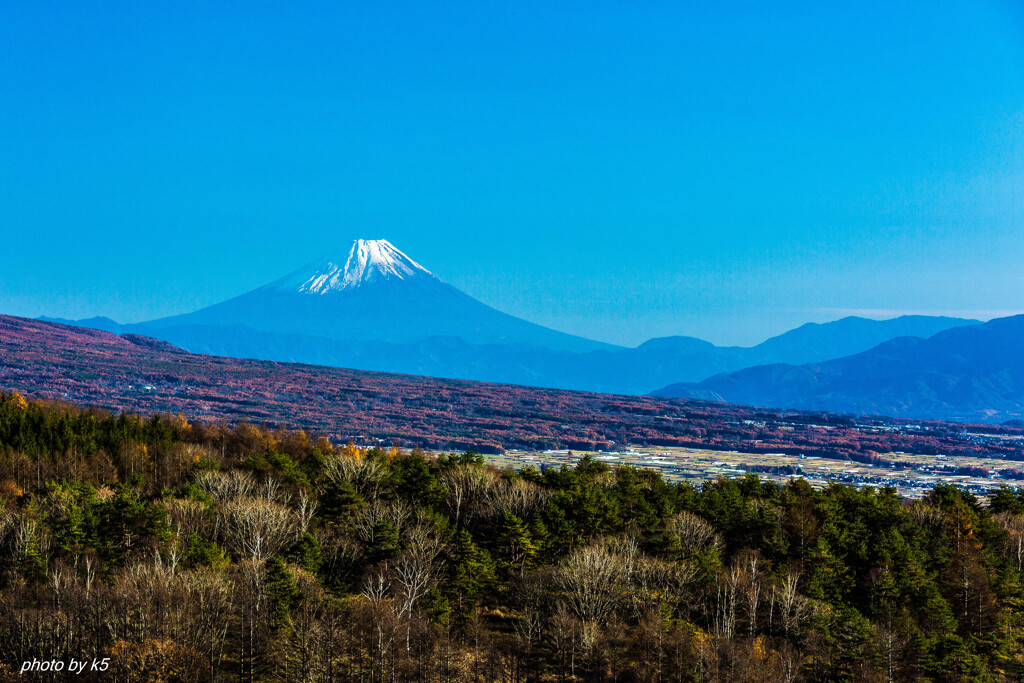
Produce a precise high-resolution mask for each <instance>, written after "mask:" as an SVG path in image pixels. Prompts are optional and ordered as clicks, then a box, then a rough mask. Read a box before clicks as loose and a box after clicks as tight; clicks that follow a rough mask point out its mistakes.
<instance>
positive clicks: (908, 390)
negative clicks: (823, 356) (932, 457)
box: [652, 315, 1024, 422]
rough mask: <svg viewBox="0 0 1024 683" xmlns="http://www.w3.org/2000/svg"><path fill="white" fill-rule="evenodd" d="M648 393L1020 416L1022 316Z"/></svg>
mask: <svg viewBox="0 0 1024 683" xmlns="http://www.w3.org/2000/svg"><path fill="white" fill-rule="evenodd" d="M652 395H655V396H660V397H685V398H701V399H706V400H716V401H725V402H728V403H743V404H749V405H760V406H766V407H780V406H785V407H787V408H799V409H807V410H828V411H836V412H850V413H861V414H881V415H893V416H902V417H922V418H936V419H948V420H958V421H974V422H1004V421H1007V420H1012V419H1020V418H1021V416H1022V415H1024V315H1017V316H1010V317H1007V318H997V319H995V320H991V321H989V322H987V323H984V324H981V325H973V326H968V327H959V328H955V329H948V330H945V331H943V332H939V333H937V334H935V335H934V336H932V337H930V338H928V339H921V338H917V337H899V338H896V339H892V340H890V341H887V342H885V343H883V344H880V345H878V346H876V347H874V348H872V349H870V350H867V351H864V352H861V353H858V354H853V355H850V356H846V357H843V358H837V359H833V360H829V361H825V362H821V363H809V364H803V365H790V364H774V365H762V366H757V367H750V368H746V369H743V370H739V371H736V372H732V373H727V374H721V375H717V376H715V377H711V378H709V379H706V380H704V381H701V382H697V383H678V384H673V385H669V386H666V387H664V388H662V389H659V390H658V391H655V392H653V394H652Z"/></svg>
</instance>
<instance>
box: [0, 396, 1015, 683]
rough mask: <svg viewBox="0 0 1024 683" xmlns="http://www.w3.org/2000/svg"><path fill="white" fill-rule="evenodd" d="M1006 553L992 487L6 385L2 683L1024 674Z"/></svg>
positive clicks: (1008, 541) (2, 400)
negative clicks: (145, 411) (818, 474)
mask: <svg viewBox="0 0 1024 683" xmlns="http://www.w3.org/2000/svg"><path fill="white" fill-rule="evenodd" d="M1022 565H1024V496H1021V495H1018V494H1016V493H1014V492H1012V491H1010V490H1009V489H1003V490H1001V491H1000V492H999V493H998V494H997V495H995V496H994V498H993V500H992V501H991V503H990V504H989V505H982V504H981V503H979V502H978V501H977V500H975V499H974V498H973V497H972V496H971V495H969V494H968V493H965V492H963V491H961V490H959V489H957V488H954V487H949V486H939V487H936V488H935V489H934V490H933V491H932V492H931V493H930V494H929V495H928V497H927V498H926V499H925V500H923V501H916V502H907V501H904V500H901V499H900V498H898V497H897V496H896V494H895V492H894V491H893V490H891V489H882V490H878V491H876V490H874V489H871V488H866V489H863V490H857V489H854V488H851V487H847V486H839V485H834V486H830V487H828V488H827V489H824V490H814V489H812V488H811V487H810V486H809V485H808V484H807V483H806V482H804V481H803V480H795V481H793V482H791V483H789V484H787V485H785V486H779V485H776V484H772V483H767V482H761V481H759V480H758V478H757V477H756V476H753V475H750V476H748V477H746V478H744V479H742V480H738V481H731V480H720V481H717V482H713V483H708V484H706V485H704V486H702V487H700V488H695V487H692V486H689V485H685V484H682V485H676V484H669V483H667V482H665V481H664V480H662V479H661V478H660V475H658V474H657V473H656V472H653V471H651V470H642V469H633V468H630V467H619V468H616V469H610V468H609V467H608V466H606V465H604V464H602V463H599V462H595V461H592V460H589V459H584V460H583V461H581V462H580V463H579V464H578V466H576V467H575V468H559V469H548V470H546V471H544V472H540V471H537V470H533V469H527V470H524V471H520V472H515V471H511V470H497V469H494V468H492V467H488V466H486V465H484V464H483V460H482V458H481V457H480V456H478V455H475V454H473V453H472V452H466V453H459V454H454V453H453V454H446V455H440V456H437V457H434V456H429V455H426V454H424V453H421V452H418V451H399V450H398V449H394V448H391V449H381V448H370V449H364V448H357V447H355V446H352V445H349V446H345V447H335V446H333V445H332V444H331V443H330V442H328V441H326V440H317V441H314V440H312V439H310V438H309V437H308V436H307V435H306V434H304V433H303V432H287V431H283V430H275V431H271V430H268V429H264V428H260V427H256V426H252V425H248V424H242V425H239V426H237V427H233V428H229V427H227V426H224V425H204V424H199V423H189V422H188V421H187V420H185V419H184V418H182V417H174V416H155V417H152V418H146V419H144V418H142V417H139V416H135V415H127V414H122V415H111V414H106V413H103V412H101V411H91V410H80V409H77V408H74V407H72V406H68V405H64V404H56V403H43V402H38V401H27V400H26V399H25V398H23V397H22V396H19V395H17V394H0V678H2V677H7V678H9V679H10V680H25V678H24V677H19V675H18V672H19V670H20V668H21V666H22V663H23V662H26V661H32V660H34V659H36V660H41V661H42V660H46V661H49V660H63V661H67V660H70V659H71V658H75V659H77V660H82V659H87V658H88V659H91V658H99V659H102V658H105V657H107V658H109V659H110V671H109V672H107V673H104V674H99V673H93V672H89V671H87V672H86V673H84V674H82V675H80V676H75V677H74V678H75V679H76V680H89V679H90V677H93V678H95V679H100V678H101V677H102V679H103V680H110V679H112V678H113V679H116V680H121V681H149V680H154V681H156V680H158V681H203V680H207V681H366V682H371V681H372V682H376V681H381V682H383V681H510V682H512V681H583V680H587V681H591V680H592V681H843V680H851V681H854V680H855V681H886V680H900V681H904V680H906V681H925V680H933V681H1004V680H1005V681H1009V680H1019V679H1020V677H1021V675H1022V673H1024V628H1022V627H1024V591H1022V584H1021V572H1022V569H1024V566H1022ZM47 676H50V677H51V678H52V679H53V680H64V679H65V677H66V675H65V674H38V675H37V677H38V678H44V679H45V678H46V677H47Z"/></svg>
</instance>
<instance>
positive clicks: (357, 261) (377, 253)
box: [272, 240, 436, 294]
mask: <svg viewBox="0 0 1024 683" xmlns="http://www.w3.org/2000/svg"><path fill="white" fill-rule="evenodd" d="M424 275H425V276H427V277H429V278H432V279H436V276H435V275H434V274H433V273H431V272H430V271H429V270H427V269H426V268H424V267H423V266H421V265H420V264H418V263H416V262H415V261H413V260H412V259H411V258H409V257H408V256H406V255H405V254H404V253H402V252H401V251H400V250H399V249H398V248H396V247H395V246H394V245H393V244H391V242H388V241H387V240H356V241H355V242H353V243H352V247H351V248H350V249H349V251H348V255H347V256H346V257H345V258H344V259H342V258H329V259H326V260H323V261H319V262H315V263H311V264H309V265H308V266H306V267H304V268H301V269H299V270H297V271H295V272H294V273H292V274H291V275H288V276H287V277H285V278H283V279H282V280H279V281H277V282H275V283H274V284H273V285H272V286H273V288H274V289H276V290H279V291H280V290H291V291H298V292H299V293H302V294H329V293H331V292H341V291H344V290H347V289H352V288H353V287H358V286H360V285H364V284H369V283H372V282H380V281H382V280H408V279H410V278H414V277H417V276H424Z"/></svg>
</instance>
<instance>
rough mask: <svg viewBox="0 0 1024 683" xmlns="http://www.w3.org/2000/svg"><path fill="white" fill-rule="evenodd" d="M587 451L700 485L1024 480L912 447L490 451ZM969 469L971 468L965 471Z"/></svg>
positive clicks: (975, 461) (559, 455)
mask: <svg viewBox="0 0 1024 683" xmlns="http://www.w3.org/2000/svg"><path fill="white" fill-rule="evenodd" d="M585 456H590V457H592V458H593V459H594V460H597V461H599V462H604V463H607V464H609V465H612V466H614V465H631V466H634V467H644V468H650V469H654V470H656V471H658V472H659V473H661V475H662V477H664V478H665V479H667V480H669V481H673V482H689V483H691V484H693V485H696V486H699V485H701V484H702V483H703V482H705V481H714V480H716V479H718V478H720V477H721V478H725V479H737V478H742V477H744V476H746V475H747V474H748V473H753V474H756V475H757V476H758V477H759V478H761V479H762V480H770V481H774V482H777V483H785V482H786V481H788V480H790V479H792V478H795V477H803V478H805V479H807V481H808V482H809V483H810V484H811V486H813V487H815V488H822V487H825V486H827V485H828V484H829V483H830V482H837V483H843V484H849V485H852V486H856V487H864V486H874V487H883V486H892V487H894V488H895V489H896V491H897V492H898V493H899V495H900V496H903V497H906V498H922V497H924V496H925V495H926V494H927V493H928V491H930V490H931V489H932V488H934V486H935V485H936V484H939V483H943V484H955V485H956V486H958V487H961V488H963V489H965V490H968V491H970V492H971V493H973V494H974V495H975V496H978V497H979V498H986V497H987V496H988V494H989V492H990V491H992V490H993V489H997V488H999V487H1000V486H1004V485H1006V486H1010V487H1011V488H1018V487H1021V486H1024V481H1021V480H1020V479H1018V478H1017V477H1019V472H1018V467H1019V466H1020V463H1019V462H1017V461H1014V460H1007V459H1002V458H985V459H979V458H977V457H964V456H946V455H941V454H939V455H925V454H911V453H883V454H880V459H882V460H884V461H888V462H889V464H886V465H883V464H868V463H861V462H853V461H849V460H836V459H831V458H823V457H821V456H801V455H787V454H784V453H744V452H740V451H716V450H707V449H700V448H658V447H653V448H637V449H631V450H628V451H623V452H600V451H589V452H584V451H570V450H547V451H522V450H511V451H508V452H506V453H503V454H500V455H488V456H486V459H487V462H489V463H491V464H493V465H495V466H498V467H512V468H514V469H521V468H523V467H527V466H530V465H532V466H534V467H537V468H538V469H544V468H546V467H559V466H561V465H567V466H573V465H575V464H576V463H577V462H579V461H580V460H581V459H582V458H584V457H585ZM965 471H970V472H971V474H963V473H962V472H965Z"/></svg>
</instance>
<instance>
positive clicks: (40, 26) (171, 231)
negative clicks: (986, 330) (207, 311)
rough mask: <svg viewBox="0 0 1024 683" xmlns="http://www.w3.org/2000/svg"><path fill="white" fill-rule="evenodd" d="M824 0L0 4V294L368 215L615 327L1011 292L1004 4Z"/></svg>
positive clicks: (1011, 151) (146, 305)
mask: <svg viewBox="0 0 1024 683" xmlns="http://www.w3.org/2000/svg"><path fill="white" fill-rule="evenodd" d="M682 5H690V7H687V8H684V7H682ZM839 5H840V3H821V2H813V3H812V2H800V3H783V2H770V3H765V2H750V3H733V2H713V3H712V2H709V3H707V4H706V6H704V7H699V6H697V3H678V2H663V3H657V2H648V3H643V2H639V3H638V2H628V3H627V2H595V1H594V0H587V1H586V2H578V3H559V2H550V0H546V1H544V2H523V1H517V2H515V3H493V2H465V3H445V2H409V3H397V2H375V3H357V2H347V3H339V2H329V3H328V2H325V3H315V2H302V3H294V2H292V3H285V2H279V3H259V2H245V3H238V4H237V5H235V6H233V7H232V6H231V4H230V3H226V2H218V3H210V2H197V3H194V4H193V3H186V2H174V3H138V2H133V3H124V4H120V3H102V2H98V3H66V2H43V1H36V2H26V3H4V4H3V5H2V8H0V312H4V313H12V314H19V315H30V316H36V315H40V314H48V315H58V316H66V317H76V318H77V317H86V316H91V315H108V316H110V317H113V318H115V319H117V320H120V321H123V322H125V321H139V320H145V319H149V318H154V317H158V316H163V315H167V314H171V313H178V312H184V311H188V310H192V309H194V308H197V307H199V306H201V305H206V304H210V303H214V302H216V301H219V300H222V299H225V298H227V297H229V296H233V295H235V294H239V293H241V292H243V291H246V290H248V289H251V288H253V287H255V286H257V285H260V284H263V283H265V282H267V281H269V280H272V279H275V278H277V277H279V276H281V275H283V274H284V273H286V272H288V271H290V270H292V269H293V268H296V267H298V266H299V265H301V264H303V263H305V262H307V261H309V260H310V259H312V258H314V257H316V256H318V255H320V254H323V253H325V252H329V251H332V250H336V249H339V248H340V249H347V245H348V243H349V242H350V241H351V240H352V239H355V238H359V237H362V238H381V237H383V238H387V239H389V240H390V241H391V242H393V243H394V244H395V245H396V246H398V247H399V248H400V249H402V250H404V251H405V252H407V253H408V254H409V255H410V256H412V257H413V258H414V259H416V260H417V261H419V262H420V263H422V264H423V265H425V266H426V267H428V268H430V269H431V270H433V271H434V272H435V273H437V274H438V275H440V276H441V277H443V278H444V279H446V280H448V281H449V282H451V283H452V284H455V285H456V286H458V287H460V288H462V289H463V290H465V291H466V292H468V293H470V294H472V295H474V296H476V297H478V298H480V299H482V300H483V301H486V302H487V303H490V304H492V305H494V306H496V307H498V308H500V309H503V310H506V311H508V312H511V313H514V314H517V315H520V316H523V317H526V318H528V319H531V320H534V321H537V322H540V323H544V324H547V325H550V326H552V327H555V328H558V329H562V330H566V331H570V332H575V333H579V334H584V335H588V336H592V337H595V338H599V339H603V340H608V341H614V342H621V343H637V342H640V341H642V340H643V339H645V338H647V337H651V336H662V335H668V334H689V335H694V336H699V337H703V338H706V339H709V340H711V341H715V342H719V343H722V342H726V343H750V342H756V341H758V340H760V339H762V338H764V337H766V336H768V335H769V334H772V333H776V332H780V331H782V330H784V329H787V328H789V327H793V326H795V325H797V324H799V323H802V322H806V321H808V320H817V321H823V320H829V319H834V318H837V317H840V316H842V315H846V314H850V313H858V312H861V313H862V314H865V315H870V316H874V317H884V316H891V315H897V314H899V313H903V312H942V313H950V314H954V315H966V316H975V317H991V316H995V315H1000V314H1003V313H1009V312H1019V311H1024V267H1022V265H1021V260H1022V256H1024V11H1022V10H1021V8H1020V4H1019V3H1018V2H1010V1H1002V0H1000V1H994V0H992V1H986V0H965V1H963V2H941V1H936V0H928V1H927V2H907V3H893V2H890V1H886V2H877V3H872V2H858V3H843V5H844V6H839Z"/></svg>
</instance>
